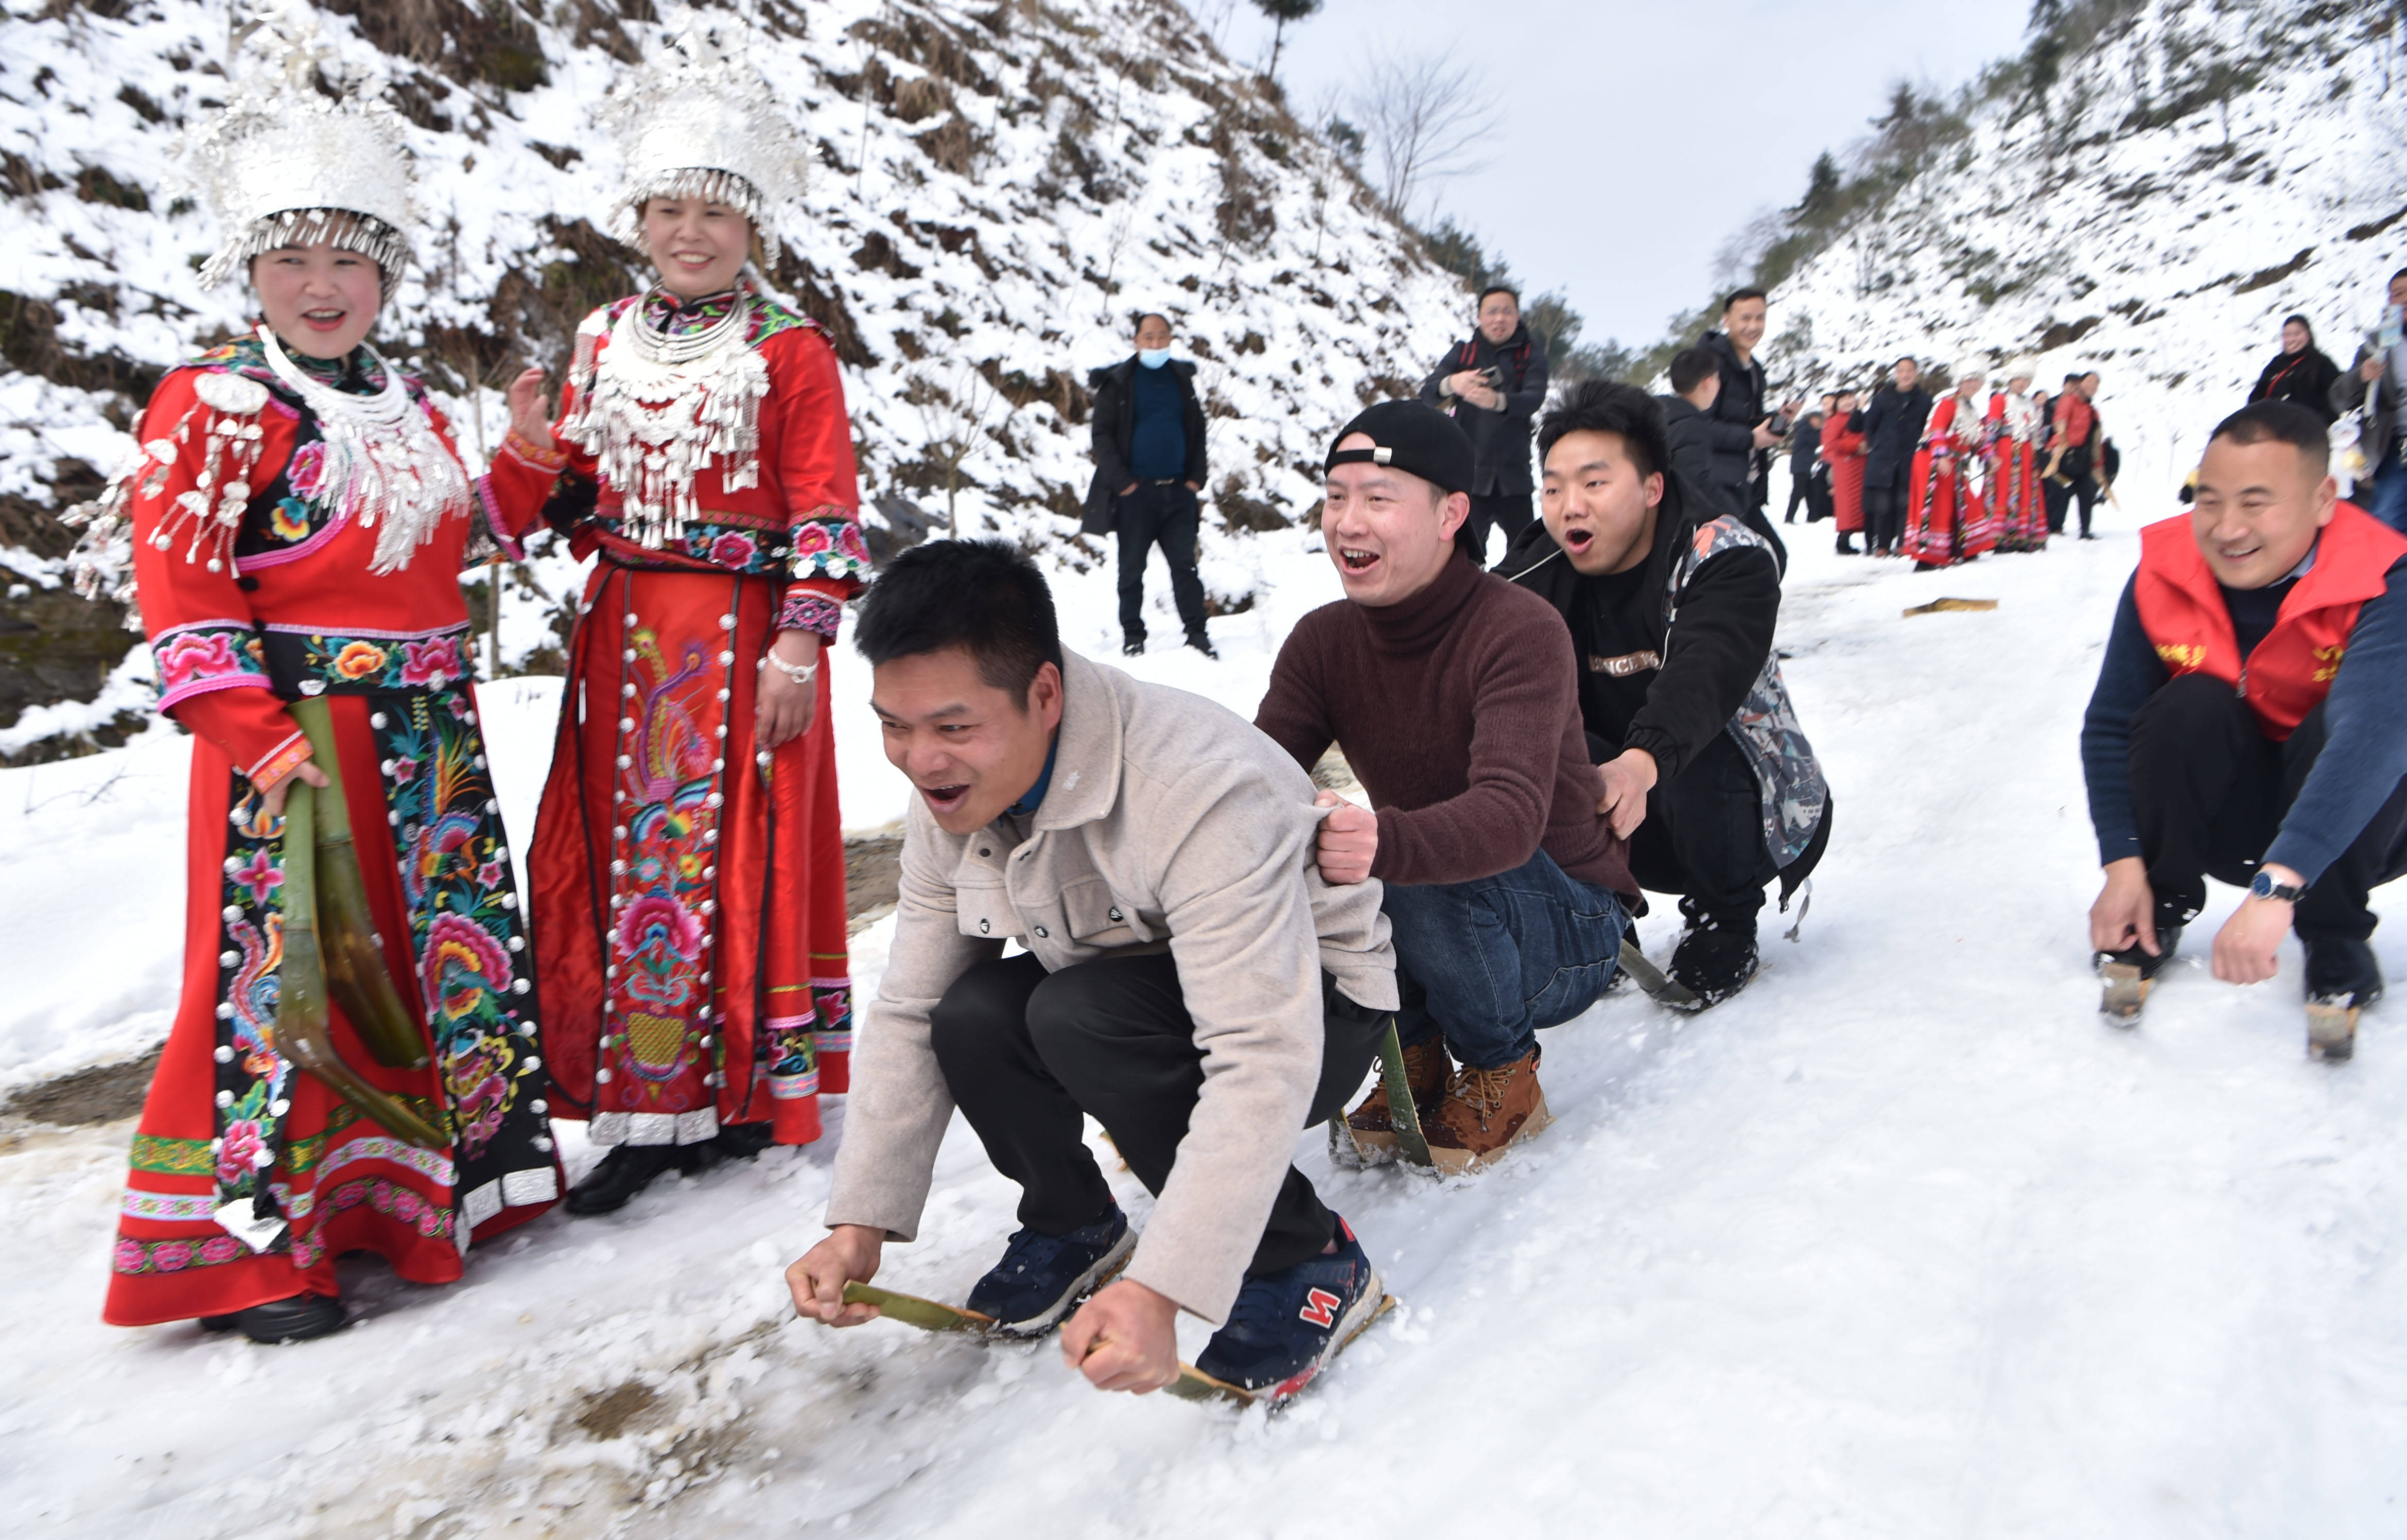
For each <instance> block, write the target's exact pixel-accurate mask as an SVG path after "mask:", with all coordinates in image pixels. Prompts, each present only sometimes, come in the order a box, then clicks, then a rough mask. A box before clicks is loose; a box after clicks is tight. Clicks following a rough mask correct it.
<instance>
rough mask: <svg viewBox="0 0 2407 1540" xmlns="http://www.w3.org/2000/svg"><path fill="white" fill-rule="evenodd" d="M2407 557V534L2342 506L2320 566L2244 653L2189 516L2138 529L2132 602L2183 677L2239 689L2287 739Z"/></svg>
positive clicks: (2270, 733)
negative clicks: (2363, 614)
mask: <svg viewBox="0 0 2407 1540" xmlns="http://www.w3.org/2000/svg"><path fill="white" fill-rule="evenodd" d="M2402 556H2407V535H2400V534H2398V533H2397V532H2395V531H2393V530H2392V529H2390V528H2389V527H2388V526H2387V525H2386V524H2384V523H2382V522H2381V521H2380V520H2375V519H2373V518H2371V516H2369V515H2367V514H2366V513H2364V512H2362V511H2361V510H2359V509H2358V508H2357V506H2355V505H2353V504H2349V503H2343V504H2342V505H2340V507H2339V508H2338V510H2337V511H2335V512H2334V513H2333V515H2332V521H2331V522H2330V523H2329V524H2328V525H2326V526H2325V527H2324V532H2323V535H2322V537H2321V538H2320V539H2319V540H2318V541H2317V542H2316V544H2315V563H2314V566H2312V567H2310V568H2308V569H2307V574H2306V576H2305V577H2303V578H2300V579H2299V581H2298V585H2297V586H2296V587H2294V588H2292V589H2291V590H2290V592H2289V596H2288V597H2287V598H2286V599H2284V600H2283V601H2282V609H2281V613H2280V615H2279V617H2278V618H2277V619H2276V620H2274V622H2273V629H2272V631H2271V632H2269V633H2267V635H2266V637H2265V639H2264V640H2263V641H2262V642H2259V643H2258V644H2257V649H2256V650H2255V651H2253V652H2251V653H2249V654H2248V656H2247V657H2246V658H2244V659H2243V658H2242V657H2241V656H2240V641H2239V637H2238V635H2237V634H2236V633H2235V632H2234V631H2233V630H2232V625H2231V611H2230V609H2229V607H2228V606H2226V605H2225V604H2224V602H2223V592H2222V590H2221V589H2219V588H2218V587H2216V585H2215V573H2214V570H2213V569H2212V568H2210V567H2209V566H2208V565H2207V564H2206V557H2205V556H2204V555H2203V554H2202V553H2201V552H2200V550H2199V549H2198V539H2197V537H2196V536H2195V535H2192V534H2191V533H2190V521H2189V516H2188V515H2186V514H2183V515H2180V516H2178V517H2175V518H2172V519H2165V520H2158V522H2156V523H2153V524H2150V525H2148V526H2147V527H2146V528H2145V529H2144V530H2142V531H2141V532H2140V569H2139V571H2138V572H2137V573H2136V574H2134V575H2133V577H2132V579H2131V598H2132V602H2133V603H2134V605H2135V606H2137V607H2138V609H2139V612H2140V625H2141V628H2142V629H2143V630H2144V631H2145V632H2146V633H2147V634H2148V641H2149V644H2150V645H2151V646H2153V647H2155V648H2156V649H2157V656H2158V657H2159V658H2161V659H2163V660H2164V664H2165V667H2166V668H2167V669H2168V670H2170V671H2171V672H2172V675H2173V677H2175V678H2179V677H2181V676H2182V675H2184V674H2204V675H2207V676H2208V677H2212V678H2217V679H2221V680H2223V681H2224V682H2225V683H2226V684H2229V685H2230V686H2231V687H2232V688H2233V689H2234V690H2235V691H2237V692H2239V694H2240V696H2241V698H2242V699H2243V700H2245V701H2246V702H2247V703H2248V706H2249V709H2251V710H2253V711H2255V712H2256V713H2257V721H2258V722H2259V723H2260V724H2262V725H2263V727H2264V730H2265V735H2266V736H2267V737H2270V738H2272V739H2274V740H2276V741H2280V740H2282V739H2286V738H2287V737H2288V736H2289V735H2290V734H2291V733H2292V732H2294V731H2296V730H2297V728H2298V725H2299V723H2300V722H2302V721H2304V720H2306V717H2307V713H2308V712H2310V711H2313V710H2314V708H2315V707H2316V706H2318V705H2320V704H2321V703H2322V701H2323V698H2324V697H2325V696H2326V695H2328V694H2329V693H2330V692H2331V682H2332V679H2333V677H2335V676H2337V675H2338V674H2339V673H2340V664H2341V660H2342V659H2343V657H2345V656H2346V655H2347V653H2348V638H2349V633H2350V632H2351V631H2353V630H2354V629H2356V626H2357V611H2358V609H2359V608H2361V607H2362V606H2364V604H2365V602H2366V601H2367V600H2369V599H2371V598H2373V597H2374V596H2375V595H2377V594H2379V593H2381V592H2384V590H2385V588H2386V578H2385V574H2386V573H2387V572H2388V571H2389V570H2390V567H2391V565H2392V563H2396V562H2398V561H2399V560H2400V558H2401V557H2402Z"/></svg>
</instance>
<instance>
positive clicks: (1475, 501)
mask: <svg viewBox="0 0 2407 1540" xmlns="http://www.w3.org/2000/svg"><path fill="white" fill-rule="evenodd" d="M1536 517H1537V516H1536V515H1535V514H1533V513H1531V511H1530V494H1529V493H1528V492H1519V493H1513V494H1508V493H1505V492H1489V493H1487V494H1485V495H1482V494H1481V493H1479V492H1473V493H1472V494H1471V517H1470V518H1468V519H1466V520H1463V521H1462V528H1463V533H1464V534H1465V535H1468V536H1469V537H1470V540H1471V545H1472V549H1473V551H1474V557H1473V561H1472V564H1473V565H1474V566H1483V567H1484V566H1486V565H1487V564H1488V531H1489V530H1491V529H1498V528H1501V529H1503V532H1504V543H1505V544H1506V545H1508V546H1509V545H1511V544H1512V543H1513V542H1514V541H1516V540H1518V539H1519V538H1520V537H1521V532H1522V531H1523V530H1525V529H1528V528H1529V527H1530V525H1531V522H1532V521H1533V520H1535V519H1536Z"/></svg>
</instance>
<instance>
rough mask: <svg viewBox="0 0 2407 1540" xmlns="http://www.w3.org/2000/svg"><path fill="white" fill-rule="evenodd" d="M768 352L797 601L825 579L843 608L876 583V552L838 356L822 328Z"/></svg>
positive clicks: (787, 337)
mask: <svg viewBox="0 0 2407 1540" xmlns="http://www.w3.org/2000/svg"><path fill="white" fill-rule="evenodd" d="M762 352H763V354H764V356H765V357H766V358H767V360H768V364H769V391H770V393H771V394H772V395H773V396H775V397H776V401H777V407H778V413H777V415H778V437H777V443H776V457H777V458H776V475H777V485H778V487H779V489H780V490H781V491H782V492H784V494H785V499H786V509H787V515H788V517H789V518H790V520H792V526H793V531H794V553H793V559H792V561H793V575H794V577H795V578H796V579H797V582H796V586H795V590H794V591H793V592H791V593H790V594H789V601H790V602H791V600H792V599H793V598H794V597H795V595H796V594H799V593H802V592H804V591H805V590H806V589H807V588H808V587H809V580H810V579H819V580H820V581H821V582H823V583H825V584H826V585H828V596H829V597H832V598H833V599H835V600H837V601H838V602H839V603H841V602H842V601H843V600H845V599H848V598H850V597H851V596H852V595H853V594H854V593H856V592H859V591H860V588H861V584H862V579H863V578H867V577H868V576H869V548H868V547H867V546H866V545H864V544H863V543H862V538H861V481H860V478H859V475H858V473H857V472H856V470H855V468H854V464H853V458H852V420H851V419H850V418H849V417H848V416H847V415H846V412H845V406H844V379H843V377H842V376H841V375H840V374H839V373H838V372H837V370H836V362H835V349H833V348H832V347H830V346H829V345H828V340H827V338H826V337H825V336H823V335H820V333H819V328H817V327H816V326H797V327H794V328H792V329H791V330H789V331H785V332H781V333H779V334H777V335H775V336H772V337H769V338H766V339H764V340H763V342H762ZM768 448H769V446H767V445H763V446H762V449H764V450H765V449H768ZM830 623H831V624H833V622H832V621H831V622H830ZM800 629H803V630H806V631H818V630H819V627H817V626H815V625H805V626H803V627H801V628H800ZM831 634H832V633H829V632H821V633H820V635H831Z"/></svg>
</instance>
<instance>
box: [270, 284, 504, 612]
mask: <svg viewBox="0 0 2407 1540" xmlns="http://www.w3.org/2000/svg"><path fill="white" fill-rule="evenodd" d="M259 340H260V343H261V345H262V347H263V348H264V349H265V350H266V354H267V366H268V368H269V369H271V370H273V371H274V372H275V374H276V378H278V379H280V380H282V381H283V382H284V383H285V385H286V386H287V387H289V388H290V389H291V390H292V393H293V394H295V395H297V396H299V397H300V398H301V401H302V405H304V406H307V407H308V408H309V410H310V412H311V413H312V414H313V415H314V416H315V417H316V418H317V420H318V432H319V434H320V436H321V437H322V438H323V439H324V440H325V445H326V460H325V466H324V469H323V472H322V473H321V476H320V492H319V497H320V500H321V501H324V502H326V503H328V504H330V505H331V506H333V507H334V508H335V510H336V511H338V512H341V513H349V514H351V515H353V516H354V517H356V518H357V519H358V520H359V521H360V527H361V528H362V529H373V530H376V532H377V542H376V554H375V555H374V556H373V557H371V558H370V559H369V562H368V571H370V572H372V573H377V574H379V575H381V574H384V573H390V572H399V571H402V570H403V569H404V568H406V567H407V566H408V565H409V562H410V558H411V557H412V556H414V555H416V554H417V551H418V548H419V547H420V546H422V545H425V544H427V543H428V542H429V541H431V540H433V539H434V531H435V529H436V527H437V526H439V525H440V524H441V523H442V522H443V520H445V519H446V518H448V517H451V516H453V515H460V516H464V515H466V513H467V512H468V506H469V492H468V475H467V472H466V471H464V470H463V469H462V468H461V465H460V458H459V456H458V455H456V454H454V453H452V452H451V447H450V446H449V444H446V443H445V442H443V437H442V435H440V434H437V433H436V432H435V431H434V420H433V419H432V418H431V417H429V416H428V414H427V413H426V412H424V411H422V410H420V408H419V406H418V403H416V402H415V401H413V400H411V399H410V395H409V390H408V387H406V386H405V385H404V384H403V383H402V380H401V371H399V370H398V369H395V368H394V367H393V366H392V364H388V363H386V362H385V359H384V355H383V354H381V353H379V352H377V350H376V349H374V348H372V347H369V346H368V345H367V344H366V343H364V342H363V343H361V344H360V347H361V349H362V350H363V351H364V352H365V353H366V354H367V355H368V359H369V361H370V362H371V363H373V364H376V366H377V368H379V369H381V370H383V371H384V389H383V390H381V391H379V392H377V393H376V394H374V395H352V394H350V393H349V392H346V391H337V390H335V389H334V388H333V387H332V386H329V385H323V384H320V382H318V381H317V380H315V379H312V378H309V376H308V375H307V374H306V373H304V372H303V371H302V370H301V368H300V367H299V366H298V365H296V364H294V363H293V362H292V357H291V356H290V355H289V354H287V353H286V352H285V351H284V345H283V343H281V342H280V341H278V339H277V336H276V334H275V333H274V332H272V331H270V330H268V328H267V327H265V326H261V327H260V328H259ZM379 525H381V527H379Z"/></svg>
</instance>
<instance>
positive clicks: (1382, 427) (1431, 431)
mask: <svg viewBox="0 0 2407 1540" xmlns="http://www.w3.org/2000/svg"><path fill="white" fill-rule="evenodd" d="M1356 434H1363V435H1368V436H1369V438H1370V440H1371V442H1372V444H1373V445H1374V448H1372V449H1346V450H1345V451H1344V452H1342V453H1341V452H1340V451H1339V450H1338V449H1337V446H1338V445H1340V444H1343V443H1345V442H1346V440H1347V439H1348V438H1351V437H1353V436H1354V435H1356ZM1472 460H1473V456H1472V452H1471V435H1469V434H1466V433H1464V432H1463V431H1462V424H1460V422H1457V421H1455V420H1454V419H1452V418H1450V417H1448V416H1446V414H1445V413H1444V412H1442V411H1439V410H1438V409H1437V408H1436V407H1434V406H1428V405H1426V404H1424V403H1422V402H1418V401H1382V402H1380V403H1379V404H1378V405H1377V406H1371V407H1367V408H1365V409H1364V410H1363V411H1362V412H1361V413H1360V414H1359V415H1358V416H1356V418H1355V419H1354V421H1351V422H1348V423H1347V424H1346V426H1344V427H1343V428H1340V429H1338V430H1337V436H1336V437H1335V438H1333V439H1332V440H1330V446H1329V459H1328V460H1327V462H1325V463H1323V464H1322V466H1321V469H1322V471H1323V472H1328V471H1332V470H1335V469H1336V468H1337V467H1338V466H1340V465H1352V464H1374V465H1391V466H1393V467H1395V468H1396V469H1397V470H1400V471H1403V472H1406V473H1407V474H1409V475H1413V476H1417V477H1419V478H1421V479H1422V480H1424V481H1428V482H1431V483H1434V484H1435V485H1436V487H1437V490H1438V491H1440V492H1469V491H1470V490H1471V470H1472Z"/></svg>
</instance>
